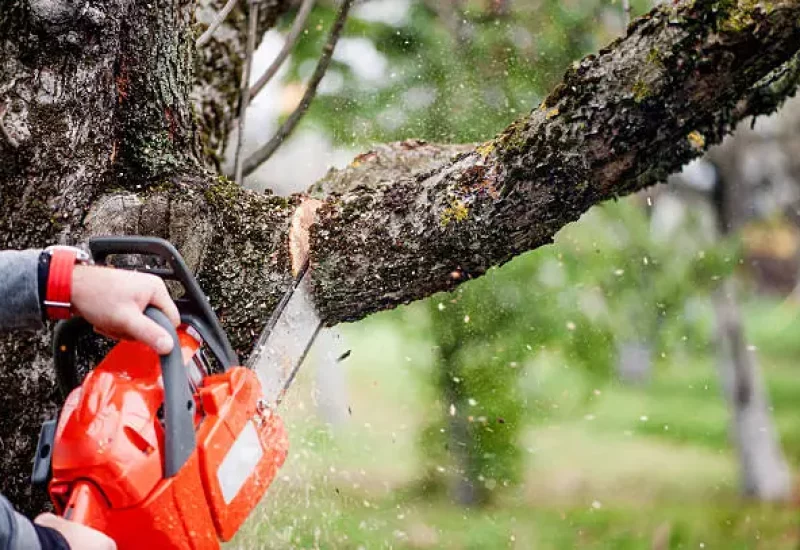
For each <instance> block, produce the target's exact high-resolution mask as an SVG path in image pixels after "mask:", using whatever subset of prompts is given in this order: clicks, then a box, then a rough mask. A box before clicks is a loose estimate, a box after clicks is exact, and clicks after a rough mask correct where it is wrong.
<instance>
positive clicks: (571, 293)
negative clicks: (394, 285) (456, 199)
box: [230, 0, 800, 550]
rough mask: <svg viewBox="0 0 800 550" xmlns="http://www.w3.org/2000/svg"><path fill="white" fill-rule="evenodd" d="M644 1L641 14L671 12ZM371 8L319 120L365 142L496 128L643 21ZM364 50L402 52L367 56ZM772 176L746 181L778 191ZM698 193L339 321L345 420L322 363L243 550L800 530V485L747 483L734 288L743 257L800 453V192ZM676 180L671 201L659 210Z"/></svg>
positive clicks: (296, 397)
mask: <svg viewBox="0 0 800 550" xmlns="http://www.w3.org/2000/svg"><path fill="white" fill-rule="evenodd" d="M398 3H399V4H402V6H404V7H403V9H402V10H400V11H398V6H397V4H398ZM370 4H373V6H372V7H371V8H368V7H366V6H369V5H370ZM633 4H634V5H633V13H634V15H635V14H637V13H638V14H642V13H644V11H645V10H647V9H649V5H648V4H647V3H645V2H634V3H633ZM381 5H383V9H384V11H385V12H386V14H395V16H393V17H394V18H392V17H389V15H386V17H383V18H382V17H381V9H380V8H381ZM364 6H365V7H362V8H361V9H357V10H356V11H355V13H354V16H353V17H352V18H351V20H350V21H349V22H348V26H347V29H346V33H345V40H346V41H347V40H349V42H345V44H346V45H345V47H344V51H345V52H351V53H350V54H348V55H343V56H340V57H338V58H336V57H335V58H334V59H335V61H334V64H333V66H332V68H331V72H329V74H328V76H327V77H326V81H324V82H323V87H322V90H321V91H322V93H321V95H320V97H318V98H317V100H316V101H315V103H314V104H313V105H312V107H311V110H310V112H309V115H308V116H307V118H306V119H305V121H304V123H303V127H304V128H306V129H313V130H314V131H317V132H323V133H324V134H325V135H327V136H329V137H330V139H331V140H332V141H333V142H334V143H335V144H337V145H339V146H341V147H345V148H349V149H353V150H367V149H368V148H369V147H370V145H371V144H374V143H380V142H386V141H392V140H398V139H406V138H422V139H426V140H430V141H440V142H451V143H467V142H478V141H483V140H486V139H489V138H491V137H493V135H494V134H495V133H496V132H497V131H499V130H500V129H502V128H503V127H504V126H505V125H506V124H508V123H509V122H511V121H512V120H514V119H515V118H517V117H518V116H520V115H522V114H524V113H525V112H527V111H529V110H530V109H531V108H534V107H535V106H536V105H537V104H538V102H539V101H540V100H541V98H542V97H544V95H546V93H547V91H548V90H549V89H550V88H551V87H552V86H553V85H554V84H555V83H556V82H557V80H558V78H559V77H560V75H561V74H562V73H563V71H564V70H565V69H566V68H567V67H568V66H569V65H570V63H572V62H573V61H575V60H576V59H579V58H580V57H581V56H582V55H584V54H587V53H590V52H592V51H596V50H597V49H599V47H601V46H602V45H604V44H606V43H607V42H609V41H611V40H613V39H614V38H615V37H616V36H619V34H621V33H622V32H624V24H623V6H622V5H621V4H619V3H617V2H607V1H600V0H569V1H551V0H539V1H522V0H480V1H479V0H463V1H458V0H443V1H441V2H437V1H435V0H432V1H427V2H425V1H421V0H418V1H401V0H396V2H392V1H383V2H378V1H375V2H367V3H365V4H364ZM402 6H401V7H402ZM370 10H372V11H370ZM393 10H394V11H393ZM397 13H401V16H400V17H397V16H396V14H397ZM334 17H335V6H334V5H333V3H326V2H319V3H318V6H317V7H316V8H315V11H314V12H313V14H312V16H311V19H310V22H309V25H308V29H307V31H306V33H305V34H304V36H303V39H302V40H301V41H300V43H299V45H298V47H297V49H296V52H295V55H294V56H293V58H292V66H291V69H290V70H289V71H288V72H287V73H286V74H285V75H283V78H284V81H283V85H284V95H286V94H289V95H291V94H294V95H295V96H296V95H297V91H298V90H300V91H302V83H303V81H304V79H305V78H308V76H309V75H310V73H311V70H313V66H314V63H315V60H316V57H317V56H318V53H319V50H320V49H321V46H322V43H323V42H324V40H325V37H326V36H327V30H328V28H329V26H330V24H331V22H332V20H333V18H334ZM291 19H292V18H291V14H290V15H289V16H288V17H287V19H286V20H285V21H284V22H283V23H282V25H283V26H282V29H283V30H285V29H286V28H288V26H289V25H290V24H291ZM340 47H341V44H340ZM359 48H361V49H359ZM352 52H356V53H355V54H353V53H352ZM359 52H361V53H360V54H359ZM359 55H360V57H363V58H370V56H373V57H374V58H375V59H377V60H378V61H379V63H378V62H376V63H378V64H379V65H381V70H380V71H373V72H372V73H369V72H368V71H367V72H365V71H364V70H363V67H361V69H362V70H359V65H358V64H357V63H354V62H353V61H352V58H353V57H354V56H355V57H359ZM376 55H377V56H378V57H375V56H376ZM373 68H374V67H373ZM365 75H366V76H365ZM289 104H291V101H289ZM290 111H291V109H287V110H286V113H284V114H287V113H288V112H290ZM775 147H779V145H775ZM717 185H719V183H717ZM759 193H760V194H741V195H739V197H740V198H739V199H738V200H740V201H755V200H759V201H760V202H759V204H761V203H762V202H764V201H763V200H762V199H763V197H764V195H766V196H768V197H772V196H773V195H775V193H776V191H775V190H774V188H772V187H769V186H766V187H765V186H763V185H762V187H761V188H759ZM662 194H663V193H662ZM696 195H697V193H695V194H694V195H690V196H688V198H687V197H682V198H680V200H678V199H676V198H675V197H672V198H671V199H669V200H672V201H673V203H674V204H678V206H677V207H676V206H674V204H673V203H669V200H667V199H664V198H663V197H662V196H660V195H659V194H658V193H655V194H651V195H641V196H635V197H630V198H628V199H625V200H620V201H618V202H615V203H608V204H605V205H602V206H599V207H596V208H594V209H593V210H592V211H590V212H589V213H588V214H587V215H585V216H584V217H583V218H582V219H581V220H580V221H579V222H577V223H575V224H572V225H570V226H569V227H567V228H565V229H564V230H562V231H561V232H560V233H559V235H558V237H557V239H556V243H555V244H554V245H553V246H549V247H546V248H543V249H540V250H538V251H534V252H531V253H528V254H525V255H523V256H521V257H518V258H516V259H515V260H513V261H512V262H509V263H508V264H506V265H504V266H502V267H500V268H497V269H493V270H491V271H490V273H488V274H487V275H486V276H484V277H482V278H480V279H477V280H475V281H469V282H467V283H465V284H464V285H462V286H461V287H459V289H458V290H457V291H455V292H454V293H452V294H443V295H437V296H434V297H432V298H430V299H428V300H425V301H423V302H418V303H415V304H412V305H410V306H406V307H403V308H399V309H398V310H395V311H389V312H384V313H381V314H377V315H373V316H372V317H370V318H368V319H366V320H364V321H362V322H359V323H357V324H352V325H347V326H344V327H340V329H339V330H340V331H341V334H342V335H343V338H344V342H345V343H346V348H347V349H348V350H349V351H350V353H349V355H348V356H347V357H346V358H343V359H342V360H341V361H340V363H338V368H342V369H344V371H345V374H346V380H347V386H348V388H347V392H346V398H347V400H348V401H347V402H348V414H347V418H346V420H345V421H343V422H333V423H329V422H326V420H325V418H323V417H321V415H320V414H319V413H318V406H317V400H318V396H319V392H325V391H326V388H325V387H319V384H318V381H317V378H316V377H315V373H314V371H313V369H312V368H307V369H304V370H303V371H302V374H301V377H300V379H299V381H298V383H297V384H296V385H295V387H294V388H293V390H292V392H291V394H290V395H289V397H288V398H287V400H286V401H285V402H284V405H283V415H284V416H285V419H286V421H287V424H288V428H289V434H290V439H291V444H292V447H291V451H290V456H289V459H288V461H287V464H286V466H285V467H284V469H283V470H282V471H281V474H280V476H279V479H277V480H276V482H275V484H274V485H273V487H272V488H271V489H270V491H269V493H268V496H267V498H266V499H265V502H264V505H263V507H262V508H261V509H259V510H258V511H257V512H256V513H255V514H254V517H253V518H251V520H250V521H248V523H247V525H246V527H245V529H243V531H242V532H241V533H240V534H239V535H238V536H237V538H236V539H235V540H234V541H233V542H232V543H231V545H230V546H231V547H232V548H233V547H238V548H279V549H282V548H287V549H288V548H348V549H350V548H352V549H361V548H364V549H371V548H456V549H473V548H475V549H478V548H481V549H482V548H541V549H566V548H620V549H634V548H635V549H640V548H653V549H656V550H659V549H667V548H686V549H689V548H726V549H738V548H742V549H744V548H748V549H749V548H759V549H760V548H764V549H767V548H769V549H782V548H795V547H797V544H798V526H800V523H799V521H800V518H798V516H797V511H796V509H795V503H794V496H793V495H794V490H793V482H792V481H789V484H791V485H792V487H789V488H788V489H787V492H788V494H790V496H789V497H786V496H784V498H781V499H777V500H779V502H771V503H763V502H759V500H768V499H759V498H757V497H758V495H752V494H751V495H743V493H742V490H741V482H740V476H741V473H740V465H739V461H738V458H737V454H736V446H735V444H734V442H733V441H732V437H731V428H730V426H731V416H732V412H731V410H730V408H729V406H728V404H727V403H726V400H725V398H724V395H723V394H724V392H723V388H722V382H721V381H720V379H721V377H720V374H719V368H720V359H719V349H718V348H719V345H718V342H717V341H716V339H715V332H714V330H715V329H714V326H715V322H716V320H715V312H714V307H713V305H712V296H713V294H714V292H716V291H717V289H718V288H719V286H720V284H721V283H722V281H726V280H731V278H734V280H736V281H737V284H738V285H739V288H740V289H741V292H740V293H739V296H740V298H741V299H740V302H741V312H742V319H743V321H744V335H745V340H746V342H747V350H748V352H750V353H753V354H754V355H755V356H756V357H757V358H758V364H759V365H760V370H761V375H762V376H763V378H764V382H765V388H766V390H767V392H766V394H767V395H768V397H769V402H768V403H767V405H766V410H768V411H769V413H770V414H771V421H772V422H774V425H775V427H776V428H777V431H778V435H779V440H780V447H781V448H782V450H783V455H784V457H785V459H786V462H787V463H788V465H789V467H790V470H791V472H794V471H796V468H797V466H798V463H799V462H800V415H798V414H797V405H796V403H797V402H798V401H799V400H800V377H799V376H797V369H796V366H795V365H796V362H797V358H798V357H799V356H800V355H798V354H800V317H799V314H800V309H798V306H797V303H796V302H795V301H794V300H793V299H792V296H793V293H792V284H794V283H792V284H790V285H789V286H788V287H787V286H786V284H783V285H781V284H776V283H775V281H774V280H773V279H771V278H770V277H766V276H765V275H764V273H763V270H759V269H757V267H756V264H758V265H763V264H765V263H769V262H768V261H767V260H770V261H772V260H774V261H773V262H772V264H775V265H778V266H779V267H780V268H781V269H782V270H783V272H789V274H790V275H789V277H790V279H792V280H793V281H794V278H796V273H797V271H798V269H797V266H798V265H800V264H798V262H797V259H798V246H797V243H798V242H800V241H799V240H798V234H800V232H798V230H797V222H796V220H794V219H793V218H792V216H791V215H788V214H787V212H788V211H791V208H794V206H792V207H791V208H789V207H787V206H786V204H790V203H791V204H792V205H793V204H794V203H793V202H792V201H791V200H787V201H785V204H784V203H781V206H780V207H775V208H771V209H769V210H768V212H766V213H765V210H764V209H761V210H759V212H758V215H752V216H748V217H747V219H746V220H743V221H742V223H740V224H737V227H736V228H735V229H736V230H731V231H728V232H725V234H723V235H720V236H717V237H715V236H714V234H715V230H714V226H715V218H714V209H713V208H711V207H710V206H709V205H710V204H713V200H709V198H713V197H712V195H713V194H708V193H706V194H705V195H702V193H701V195H702V196H701V197H700V198H698V197H697V196H696ZM659 201H661V204H667V205H669V204H673V207H672V208H671V209H670V208H666V207H664V208H661V210H660V211H659V212H656V210H657V209H658V202H659ZM676 201H677V202H676ZM778 202H780V201H778ZM654 203H655V204H654ZM665 212H666V213H665ZM664 219H666V220H667V223H665V222H664V221H663V220H664ZM659 220H660V221H659ZM748 235H750V236H751V237H750V238H748V237H747V236H748ZM765 242H766V243H767V244H766V245H765V244H764V243H765ZM754 243H755V244H754ZM786 243H788V244H786ZM787 248H788V249H789V253H787V252H786V251H785V249H787ZM754 258H755V259H754ZM759 262H761V263H760V264H759ZM772 264H770V265H772ZM626 350H627V351H626ZM630 350H634V359H633V360H628V361H627V362H628V363H631V364H632V365H633V367H634V371H635V372H634V373H633V374H631V373H628V374H626V372H625V370H626V368H628V370H629V367H630V365H629V366H628V367H625V366H624V365H623V363H625V362H626V361H623V360H622V359H621V356H622V354H624V353H627V352H629V351H630ZM318 353H319V352H318ZM621 365H622V366H621Z"/></svg>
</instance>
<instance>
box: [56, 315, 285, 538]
mask: <svg viewBox="0 0 800 550" xmlns="http://www.w3.org/2000/svg"><path fill="white" fill-rule="evenodd" d="M178 339H179V342H180V346H181V353H182V357H183V361H184V364H185V365H186V368H187V372H188V371H189V370H192V369H194V372H195V379H194V380H195V383H194V384H192V388H191V389H192V392H193V400H194V403H195V409H194V410H195V413H194V427H195V434H196V441H197V444H196V448H195V449H194V451H193V452H192V453H191V455H190V456H189V458H188V460H186V462H185V463H184V464H183V466H182V467H181V468H180V470H179V471H178V472H177V474H176V475H174V476H173V477H165V475H164V452H163V449H164V444H165V441H164V440H165V432H164V427H163V420H162V418H161V416H162V411H163V409H162V403H163V402H164V385H163V381H162V372H161V368H160V363H159V357H158V355H156V353H155V352H154V351H152V350H151V349H150V348H148V347H146V346H145V345H143V344H139V343H136V342H121V343H119V344H118V345H116V346H115V347H114V348H113V349H112V350H111V352H110V353H109V354H108V355H107V356H106V357H105V359H103V361H102V362H101V363H100V364H99V365H98V366H97V367H96V368H95V369H94V370H93V371H92V372H90V373H89V374H88V375H87V376H86V377H85V379H84V380H83V382H82V383H81V385H80V386H78V387H77V388H75V389H74V390H73V391H72V392H71V393H70V394H69V396H68V398H67V400H66V402H65V404H64V407H63V410H62V412H61V415H60V417H59V420H58V424H57V428H56V432H55V439H54V442H53V448H52V479H51V481H50V483H49V492H50V498H51V500H52V502H53V504H54V506H55V508H56V510H57V511H58V512H59V513H60V514H63V515H64V516H65V517H66V518H68V519H72V520H74V521H79V522H81V523H84V524H86V525H89V526H90V527H93V528H96V529H98V530H100V531H103V532H104V533H106V534H108V535H109V536H110V537H111V538H113V539H114V540H115V541H116V543H117V547H118V548H119V549H120V550H127V549H134V548H136V549H139V548H143V547H145V546H149V547H151V548H154V549H155V548H158V549H196V550H205V549H216V548H219V539H222V540H229V539H230V538H231V537H232V536H233V535H234V534H235V533H236V531H237V530H238V529H239V527H240V526H241V524H242V523H243V522H244V520H245V519H246V518H247V516H248V515H249V514H250V512H251V511H252V510H253V509H254V508H255V507H256V505H257V504H258V502H259V501H260V500H261V498H262V496H263V495H264V492H265V491H266V490H267V487H268V486H269V485H270V483H271V481H272V480H273V478H274V477H275V474H276V471H277V470H278V468H280V466H281V465H282V464H283V462H284V460H285V458H286V454H287V451H288V439H287V436H286V432H285V429H284V426H283V423H282V422H281V420H280V418H279V417H278V416H277V415H275V414H273V413H272V412H271V411H270V410H269V409H267V408H265V407H263V406H262V404H261V401H260V400H261V396H262V393H261V385H260V383H259V380H258V378H257V376H256V374H255V373H254V372H253V371H251V370H249V369H246V368H244V367H232V368H229V369H227V370H226V371H225V372H224V373H223V374H213V375H205V374H204V375H201V376H197V373H198V372H200V371H198V370H197V362H198V361H202V360H203V358H202V354H201V345H202V342H201V341H200V338H199V337H198V336H197V335H196V334H195V333H194V331H192V330H191V328H188V327H186V326H181V327H180V329H179V330H178ZM190 378H191V376H190Z"/></svg>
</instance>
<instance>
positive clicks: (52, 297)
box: [44, 248, 78, 319]
mask: <svg viewBox="0 0 800 550" xmlns="http://www.w3.org/2000/svg"><path fill="white" fill-rule="evenodd" d="M77 257H78V255H77V252H76V251H75V250H71V249H68V248H56V249H54V250H53V251H52V252H51V254H50V273H49V275H48V277H47V291H46V292H45V299H44V306H45V310H46V312H47V317H49V318H50V319H69V318H70V317H72V271H73V269H75V261H76V259H77Z"/></svg>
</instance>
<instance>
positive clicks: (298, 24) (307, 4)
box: [250, 0, 316, 99]
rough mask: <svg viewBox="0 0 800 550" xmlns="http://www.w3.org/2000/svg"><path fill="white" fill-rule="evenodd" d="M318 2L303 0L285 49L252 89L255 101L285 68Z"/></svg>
mask: <svg viewBox="0 0 800 550" xmlns="http://www.w3.org/2000/svg"><path fill="white" fill-rule="evenodd" d="M315 1H316V0H303V5H302V6H300V10H299V11H298V12H297V16H296V17H295V18H294V23H293V24H292V28H291V30H290V31H289V34H288V35H286V41H285V42H284V44H283V48H282V49H281V51H280V52H279V53H278V55H277V56H276V57H275V59H274V60H273V61H272V64H271V65H270V66H269V68H268V69H267V70H266V71H265V72H264V74H263V75H261V78H259V79H258V81H256V83H255V84H253V86H251V87H250V99H253V98H254V97H256V95H258V92H260V91H261V89H262V88H264V86H266V85H267V84H268V83H269V81H270V80H272V78H273V77H274V76H275V75H276V74H277V73H278V70H279V69H280V68H281V66H283V63H284V62H285V61H286V58H287V57H289V53H291V51H292V50H293V49H294V47H295V45H296V44H297V41H298V40H299V39H300V34H301V33H302V32H303V29H304V28H305V26H306V21H307V20H308V16H309V15H310V14H311V10H312V9H313V8H314V2H315Z"/></svg>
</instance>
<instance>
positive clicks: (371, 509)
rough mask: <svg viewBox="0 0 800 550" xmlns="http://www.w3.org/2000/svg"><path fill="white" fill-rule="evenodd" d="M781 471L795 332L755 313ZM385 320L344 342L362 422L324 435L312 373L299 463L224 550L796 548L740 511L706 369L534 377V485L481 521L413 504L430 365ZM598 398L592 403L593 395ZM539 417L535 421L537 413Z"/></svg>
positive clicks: (560, 371) (355, 328) (794, 406)
mask: <svg viewBox="0 0 800 550" xmlns="http://www.w3.org/2000/svg"><path fill="white" fill-rule="evenodd" d="M746 313H747V318H748V333H749V336H750V338H751V342H752V343H753V344H754V345H756V346H757V348H758V350H759V354H760V357H761V362H762V366H763V369H764V375H765V378H766V380H767V383H768V386H769V389H770V395H771V397H772V401H773V405H774V410H775V418H776V421H777V424H778V427H779V430H780V433H781V437H782V440H783V443H784V449H785V451H786V453H787V458H788V459H789V461H790V462H791V463H792V465H793V467H794V468H795V470H796V469H797V466H798V463H800V414H798V403H800V376H798V368H797V364H798V362H797V361H796V360H795V359H794V358H800V317H798V311H797V310H794V309H791V308H788V307H785V306H781V305H779V304H776V303H765V302H760V303H758V304H749V305H748V306H747V307H746ZM394 322H395V321H394V320H393V318H392V316H391V315H388V316H387V315H378V316H375V317H373V318H370V319H368V320H366V321H364V322H361V323H359V324H356V325H351V326H347V327H345V328H344V334H345V339H346V342H347V347H348V348H351V349H352V350H353V351H352V355H351V356H350V357H349V358H348V359H347V360H346V361H345V362H344V363H343V366H344V367H345V368H346V374H347V377H348V383H349V403H350V408H351V411H352V414H351V416H350V418H349V421H348V422H346V423H344V424H343V425H339V426H335V427H330V426H326V425H323V424H322V423H321V422H320V420H318V418H317V415H316V413H315V406H314V403H313V391H312V389H313V388H312V386H313V384H312V381H313V378H314V377H313V369H306V371H305V372H304V373H303V378H302V379H301V380H300V382H299V384H298V385H297V386H296V387H295V388H294V389H293V392H292V395H291V396H290V397H289V399H288V400H287V402H286V405H285V408H284V414H285V416H286V419H287V422H288V425H289V429H290V437H291V440H292V450H291V451H290V457H289V459H288V461H287V464H286V466H285V467H284V469H283V470H282V472H281V477H280V478H279V479H278V480H277V481H276V482H275V484H274V485H273V487H272V488H271V489H270V492H269V493H268V497H267V498H266V499H265V502H264V504H263V506H262V507H261V509H259V510H258V511H257V512H256V513H255V514H254V515H253V517H252V518H251V520H249V521H248V523H247V525H246V527H245V528H244V529H243V530H242V532H241V533H240V534H239V535H238V536H237V538H236V539H235V540H234V541H233V542H232V543H230V545H229V547H230V548H248V549H250V548H276V549H289V548H344V549H354V550H355V549H360V548H363V549H372V548H454V549H482V548H515V549H516V548H520V549H521V548H537V549H567V548H597V549H600V548H603V549H605V548H608V549H612V548H613V549H617V548H619V549H640V548H641V549H645V548H656V549H666V548H686V549H689V548H721V549H751V548H752V549H776V550H780V549H789V548H792V549H794V548H797V547H798V537H799V533H800V531H799V530H798V527H800V517H798V514H797V510H796V509H795V508H794V507H793V506H790V505H784V506H766V505H758V504H755V503H750V502H746V501H745V500H743V499H742V498H741V497H739V496H738V488H737V466H736V461H735V456H734V453H733V451H732V448H731V446H730V444H729V443H728V438H727V417H728V415H727V411H726V408H725V404H724V402H723V400H722V398H721V396H720V392H719V385H718V382H717V377H716V372H715V370H714V369H715V366H714V363H713V360H712V358H711V357H706V356H702V355H700V356H691V357H681V358H675V359H674V360H673V361H670V359H669V358H667V360H666V361H662V362H661V363H660V364H659V365H658V368H657V370H656V373H655V376H654V378H653V380H652V381H651V382H650V383H649V384H647V385H646V386H642V387H628V386H624V385H621V384H619V383H615V382H612V381H608V380H607V381H598V380H597V379H596V378H590V377H588V376H587V375H585V374H583V373H581V372H573V371H571V370H570V369H568V368H566V369H565V368H563V367H554V366H552V365H548V364H547V361H546V358H545V360H543V361H539V362H536V363H535V365H536V366H535V367H532V368H531V369H530V370H531V371H532V372H530V373H529V375H528V377H526V380H525V381H524V383H525V385H526V387H530V388H531V391H532V392H534V394H535V395H534V397H535V396H542V395H545V396H547V399H548V401H547V402H548V404H549V405H550V409H551V410H552V413H551V414H547V416H543V415H541V414H540V416H539V417H538V418H531V419H530V420H531V422H530V428H529V429H528V430H527V431H526V433H525V436H524V437H523V439H522V441H520V445H521V446H522V448H524V449H525V450H526V456H527V468H526V475H525V480H524V483H523V484H522V485H521V486H520V487H518V488H512V489H507V490H503V491H499V492H498V495H499V497H498V499H497V501H496V502H495V503H494V504H493V505H492V506H491V507H489V508H487V509H480V510H463V509H460V508H458V507H456V506H454V505H453V504H452V503H451V502H449V501H448V500H447V499H446V498H445V497H444V496H441V495H436V494H434V495H430V494H424V493H422V492H421V491H420V490H419V476H420V471H421V469H420V467H419V464H420V463H419V453H420V449H419V448H418V447H417V442H418V429H419V427H420V426H421V424H422V423H423V422H424V421H425V415H426V414H430V411H432V410H433V409H432V407H433V406H434V405H433V404H432V402H433V399H432V397H431V395H430V389H429V388H428V387H427V385H426V376H427V370H428V369H430V350H426V349H424V346H423V345H421V344H420V343H419V342H409V341H404V340H403V339H402V338H401V337H400V336H398V333H397V331H396V325H395V324H394ZM587 394H588V395H590V396H591V397H590V398H588V399H587V398H585V395H587ZM539 410H540V409H539Z"/></svg>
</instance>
